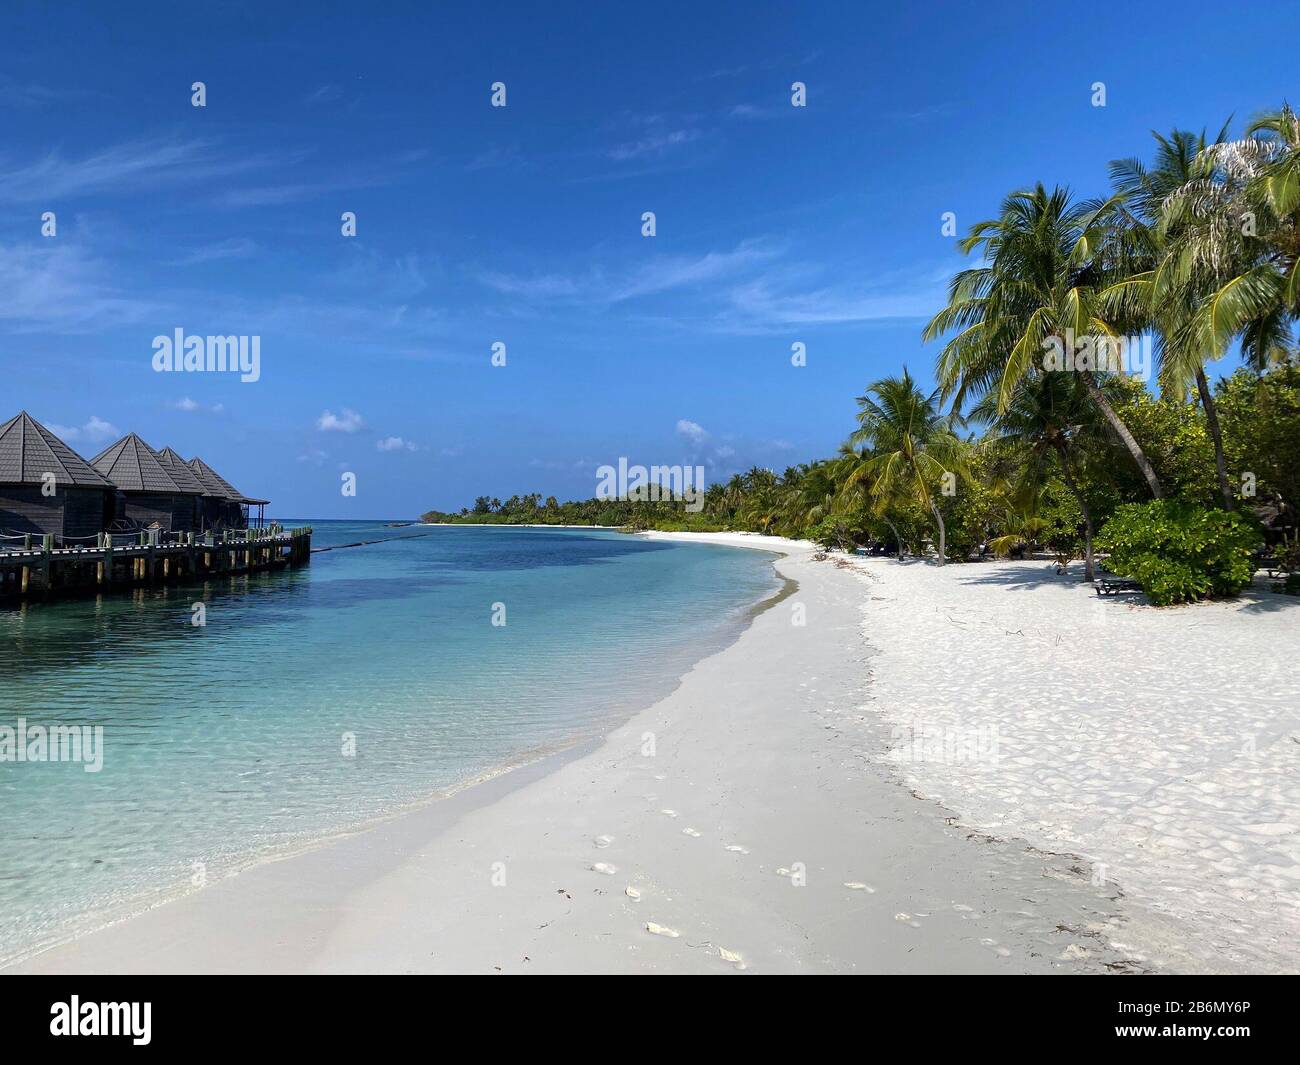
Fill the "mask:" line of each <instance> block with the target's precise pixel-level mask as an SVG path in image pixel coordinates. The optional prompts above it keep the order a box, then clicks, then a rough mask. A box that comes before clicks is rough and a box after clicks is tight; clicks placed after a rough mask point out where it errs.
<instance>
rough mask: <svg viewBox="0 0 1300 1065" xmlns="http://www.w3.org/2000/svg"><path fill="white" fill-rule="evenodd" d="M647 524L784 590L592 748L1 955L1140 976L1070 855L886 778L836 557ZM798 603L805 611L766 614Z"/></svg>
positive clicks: (432, 966) (110, 961)
mask: <svg viewBox="0 0 1300 1065" xmlns="http://www.w3.org/2000/svg"><path fill="white" fill-rule="evenodd" d="M645 535H648V536H650V537H652V538H669V539H691V540H695V541H696V542H703V543H717V544H727V545H728V546H745V547H754V548H758V549H761V550H767V551H771V552H773V553H776V554H778V555H779V557H778V558H777V559H776V560H775V562H774V567H775V569H776V572H777V574H778V575H779V576H781V577H782V578H783V579H784V581H785V584H784V586H783V590H782V591H781V592H778V593H777V595H776V596H773V597H769V599H772V600H773V601H772V602H771V604H770V605H769V607H768V608H767V609H765V610H763V611H762V612H761V613H758V614H757V615H756V616H754V617H753V618H751V619H750V622H749V624H748V626H746V627H745V628H744V629H743V631H741V632H740V634H739V636H738V637H737V638H736V639H735V640H734V641H733V642H731V643H730V644H729V645H727V646H726V647H724V648H723V649H722V650H720V651H718V652H716V653H715V654H712V655H710V656H708V657H706V658H704V659H702V660H700V661H699V662H697V663H696V664H695V665H694V666H693V667H692V668H691V669H690V670H689V671H688V672H687V673H686V674H685V675H684V676H683V677H681V678H680V679H679V680H678V682H677V684H676V686H675V687H674V689H673V690H672V691H671V692H670V693H669V694H667V695H666V696H665V697H663V698H661V699H659V700H658V701H656V702H655V703H654V704H652V705H651V706H649V707H646V708H644V709H642V710H640V711H638V712H637V713H635V714H634V715H633V716H632V717H631V719H630V720H628V721H626V722H625V723H623V724H621V725H619V726H617V727H615V728H613V729H611V730H610V731H609V732H607V733H606V734H605V735H604V737H602V738H600V739H597V740H593V741H592V743H591V745H590V746H589V747H588V748H587V749H580V750H572V749H571V750H569V751H566V752H562V754H560V755H556V756H553V757H551V758H545V759H542V760H540V761H537V762H534V763H531V764H530V765H528V766H526V767H524V768H522V769H518V770H514V771H511V772H506V773H503V774H500V775H498V776H496V777H494V778H493V779H491V780H489V781H487V782H485V783H480V784H476V785H473V786H471V787H467V788H464V789H462V790H461V791H459V792H458V793H456V794H455V795H453V796H451V797H450V798H448V799H443V800H435V801H432V802H429V803H427V804H425V805H424V806H422V807H421V808H418V809H415V810H408V811H405V812H403V813H399V814H397V815H394V816H392V817H390V818H388V819H386V820H385V821H383V822H382V823H380V824H378V825H372V826H369V827H366V828H363V829H361V830H359V831H353V832H351V833H349V834H347V835H346V836H344V837H342V838H335V839H331V840H327V841H324V842H323V843H321V844H318V845H316V846H313V847H311V848H309V849H307V850H305V851H302V852H300V853H297V854H294V855H291V856H287V857H283V858H277V859H275V860H270V861H265V862H262V863H260V864H257V865H254V866H251V867H249V868H246V869H244V870H243V871H241V872H239V873H238V874H236V875H233V876H229V877H226V878H224V879H222V880H219V881H214V882H212V883H209V884H208V885H207V886H206V887H204V888H203V889H201V890H197V891H192V892H190V893H189V894H186V895H184V896H182V897H181V898H179V899H176V900H173V901H171V902H168V903H165V904H162V905H158V906H155V907H153V908H152V909H149V910H147V911H145V912H144V913H141V914H138V915H136V916H133V917H130V918H127V919H125V920H122V921H120V922H118V923H115V924H113V925H110V926H108V927H107V928H104V929H101V930H99V931H96V932H93V933H89V934H86V935H83V936H81V937H79V938H77V939H76V940H73V941H72V942H70V943H66V944H63V945H61V946H57V947H54V948H52V949H49V950H45V951H42V952H41V953H38V954H35V955H32V956H30V957H29V958H27V959H26V960H25V961H23V962H20V963H18V964H16V965H14V966H11V967H9V969H8V970H7V971H10V972H14V971H18V972H87V973H99V972H102V973H110V972H113V973H116V972H191V971H192V972H246V971H253V972H299V971H311V972H408V971H409V972H426V971H427V972H449V971H450V972H463V971H483V972H493V971H554V972H573V971H577V972H589V971H597V972H622V971H642V972H644V971H698V972H719V971H733V970H737V969H741V968H746V969H749V970H751V971H767V972H805V971H822V972H849V971H856V972H862V971H870V972H927V971H936V970H940V969H943V970H948V971H967V972H1050V971H1059V970H1065V971H1084V972H1087V971H1106V970H1107V969H1108V968H1109V969H1110V970H1111V971H1114V970H1117V969H1118V970H1128V971H1132V970H1133V969H1140V968H1141V967H1142V965H1141V963H1140V962H1135V961H1133V960H1132V959H1130V958H1128V957H1126V956H1125V955H1124V954H1123V953H1122V952H1119V951H1116V950H1115V949H1113V948H1112V947H1111V946H1110V945H1109V944H1108V943H1107V942H1106V941H1105V940H1106V938H1107V936H1106V933H1108V932H1110V931H1112V930H1113V929H1114V928H1115V927H1118V926H1119V925H1120V924H1121V923H1122V922H1123V921H1125V920H1127V919H1128V918H1127V916H1126V915H1121V913H1120V910H1121V908H1122V907H1121V905H1120V904H1119V902H1118V901H1117V900H1116V899H1114V898H1111V897H1108V896H1107V895H1106V893H1105V892H1104V891H1099V890H1097V889H1094V888H1092V887H1091V886H1090V885H1088V884H1087V882H1086V881H1080V879H1079V878H1078V877H1077V876H1076V875H1073V874H1072V873H1071V872H1070V870H1069V861H1068V857H1066V858H1065V859H1061V856H1055V855H1043V854H1032V853H1027V852H1025V851H1024V850H1023V848H1020V847H1016V846H1014V845H1007V844H1001V843H994V842H992V841H983V845H981V844H980V843H976V842H972V841H971V840H970V839H968V838H966V834H965V833H964V832H963V831H962V830H960V829H955V828H953V827H952V826H950V825H945V823H944V821H943V820H942V810H941V809H940V808H937V807H935V806H934V805H933V804H931V803H928V802H917V800H916V798H914V797H913V796H912V795H911V794H909V793H908V792H907V791H906V790H905V788H903V787H900V786H899V784H898V782H897V778H896V774H894V772H893V770H892V769H891V768H890V767H889V766H888V765H887V763H886V762H885V760H884V758H883V752H884V744H883V739H882V736H883V734H882V729H881V727H880V725H879V723H878V722H877V721H875V720H874V716H875V715H874V712H873V711H871V710H870V708H869V707H867V706H865V705H864V702H863V696H864V693H865V689H866V686H867V681H868V677H867V670H866V666H865V663H867V662H868V661H870V657H871V654H872V651H871V648H869V647H868V645H867V644H866V642H865V641H863V640H862V602H861V599H862V597H861V587H860V584H859V582H858V578H857V577H856V576H855V575H854V574H853V573H850V572H846V570H850V569H852V568H853V567H852V566H851V565H847V566H838V565H836V564H834V563H833V562H826V561H823V562H813V561H812V555H813V553H814V551H815V550H816V549H815V548H814V547H813V546H812V545H809V544H806V543H802V544H801V543H795V542H791V541H778V540H775V539H774V538H768V537H760V536H753V535H748V534H721V535H714V534H675V533H650V534H645ZM792 582H797V584H792ZM791 598H792V599H793V603H791V604H790V606H791V608H793V607H795V606H802V607H803V608H804V609H805V610H806V611H807V614H808V616H809V620H808V621H807V624H806V625H804V626H797V625H792V624H791V617H792V616H793V610H790V611H787V610H786V609H778V606H779V605H780V604H782V603H785V602H787V600H788V599H791ZM765 601H766V600H765ZM796 665H797V666H798V667H799V668H798V670H796V669H794V668H792V667H794V666H796ZM813 684H816V687H813ZM792 708H797V712H792ZM738 718H744V720H743V721H738V720H737V719H738ZM738 726H739V727H738ZM647 737H650V741H649V742H650V744H651V747H652V748H654V750H653V751H652V756H646V755H645V754H644V751H645V747H646V743H647ZM564 755H568V756H569V757H564ZM628 891H632V892H635V893H637V895H638V898H636V899H634V898H633V897H632V895H630V894H628V893H627V892H628ZM1026 899H1029V900H1030V903H1029V904H1028V905H1027V902H1026ZM1062 928H1065V929H1066V931H1065V932H1064V933H1063V932H1062V931H1061V929H1062ZM552 929H554V930H555V931H554V932H551V931H550V930H552ZM652 929H656V930H658V931H652ZM670 933H677V934H676V935H673V934H670ZM701 944H703V948H702V949H701ZM724 952H725V953H724Z"/></svg>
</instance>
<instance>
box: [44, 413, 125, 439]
mask: <svg viewBox="0 0 1300 1065" xmlns="http://www.w3.org/2000/svg"><path fill="white" fill-rule="evenodd" d="M50 432H52V433H53V434H54V435H55V436H57V437H60V438H61V439H63V440H65V441H72V440H81V441H85V442H86V443H88V444H96V443H100V442H102V441H104V440H113V439H115V438H116V437H119V436H121V435H122V431H121V430H120V429H119V428H118V427H117V426H116V425H114V424H113V423H112V422H106V421H104V419H103V418H101V417H99V416H98V415H96V414H92V415H91V416H90V420H89V421H87V422H86V424H85V425H55V424H54V423H53V422H51V423H50Z"/></svg>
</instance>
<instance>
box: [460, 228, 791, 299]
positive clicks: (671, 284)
mask: <svg viewBox="0 0 1300 1065" xmlns="http://www.w3.org/2000/svg"><path fill="white" fill-rule="evenodd" d="M780 254H781V251H780V248H779V247H777V246H775V245H773V244H771V243H770V242H766V241H745V242H743V243H741V244H739V245H737V246H736V247H735V248H733V249H731V250H730V251H710V252H705V253H703V254H697V255H663V256H659V257H656V258H654V259H652V260H650V261H649V262H647V263H644V264H640V265H637V266H635V267H633V268H632V269H630V270H624V271H621V272H613V271H608V270H606V269H603V268H600V267H597V268H594V269H590V270H588V271H586V272H585V273H581V274H557V273H554V272H547V273H542V274H533V275H521V274H500V273H483V274H480V275H479V279H480V280H481V281H482V282H483V283H484V284H486V285H488V286H489V287H491V288H493V289H496V291H498V292H503V293H505V294H507V295H511V296H521V297H524V298H527V299H537V300H549V301H555V300H559V301H565V302H573V303H581V304H615V303H622V302H624V301H626V300H632V299H637V298H639V297H643V296H652V295H655V294H657V293H661V292H668V291H671V290H674V289H680V288H682V287H684V286H690V285H700V284H703V283H705V282H710V281H717V280H719V279H723V278H727V277H734V276H736V275H737V274H738V273H741V272H742V271H744V270H747V269H750V268H753V267H754V266H757V265H761V264H763V263H767V262H770V261H771V260H772V259H774V258H776V257H777V256H779V255H780Z"/></svg>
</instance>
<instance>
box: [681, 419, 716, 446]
mask: <svg viewBox="0 0 1300 1065" xmlns="http://www.w3.org/2000/svg"><path fill="white" fill-rule="evenodd" d="M677 431H678V432H679V433H681V434H682V436H684V437H686V439H687V440H690V441H691V442H692V443H695V444H700V443H703V442H704V441H705V440H707V439H708V438H709V433H708V430H706V429H705V428H704V426H702V425H700V424H699V422H692V421H687V419H685V418H679V419H677Z"/></svg>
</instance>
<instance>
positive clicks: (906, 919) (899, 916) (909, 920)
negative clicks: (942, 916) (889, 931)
mask: <svg viewBox="0 0 1300 1065" xmlns="http://www.w3.org/2000/svg"><path fill="white" fill-rule="evenodd" d="M894 920H895V921H902V922H903V924H905V925H909V926H911V927H912V928H920V927H921V922H920V921H918V920H917V919H916V918H915V917H913V916H912V915H911V914H910V913H896V914H894Z"/></svg>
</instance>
